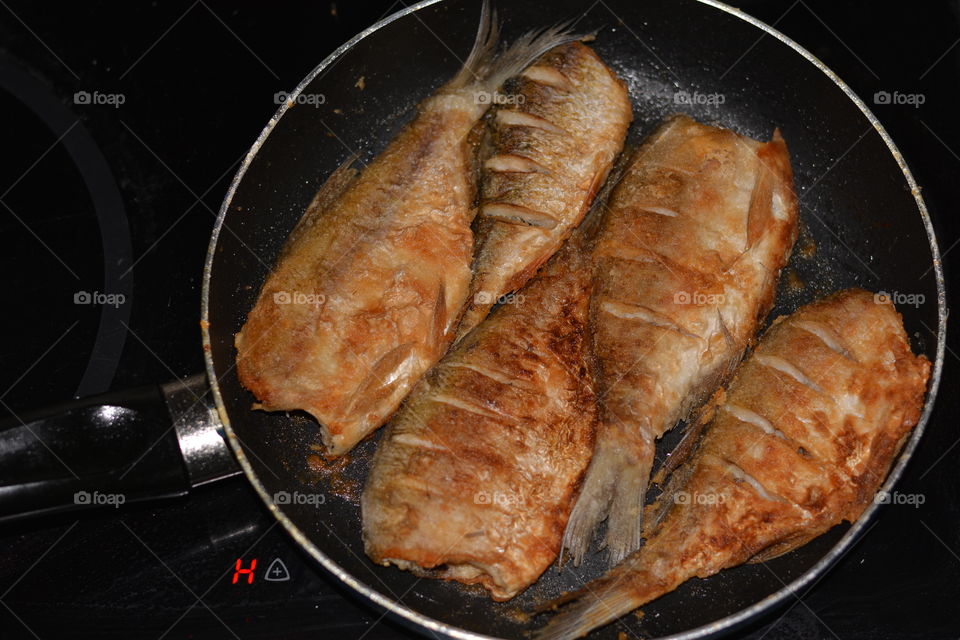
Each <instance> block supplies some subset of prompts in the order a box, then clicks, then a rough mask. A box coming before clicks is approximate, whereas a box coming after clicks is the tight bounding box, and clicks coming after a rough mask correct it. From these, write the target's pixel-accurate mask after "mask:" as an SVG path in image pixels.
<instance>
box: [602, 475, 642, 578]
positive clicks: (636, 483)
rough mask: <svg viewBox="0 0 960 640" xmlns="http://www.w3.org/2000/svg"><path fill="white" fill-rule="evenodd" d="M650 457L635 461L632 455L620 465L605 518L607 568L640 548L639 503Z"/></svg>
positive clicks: (640, 511) (640, 523) (640, 509)
mask: <svg viewBox="0 0 960 640" xmlns="http://www.w3.org/2000/svg"><path fill="white" fill-rule="evenodd" d="M652 466H653V457H652V456H645V457H644V458H643V459H640V460H636V459H633V458H632V457H631V458H630V459H629V461H628V462H627V464H626V465H624V466H623V467H621V469H620V475H619V477H618V478H617V483H616V484H615V485H614V487H613V499H612V500H611V501H610V516H609V517H608V518H607V544H606V546H607V554H608V562H609V564H610V566H611V567H613V566H616V565H618V564H620V562H621V561H622V560H623V559H624V558H626V557H627V556H628V555H630V554H631V553H633V552H634V551H636V550H637V549H639V548H640V544H641V542H642V540H643V504H644V502H645V499H646V496H647V485H648V483H649V482H650V468H651V467H652Z"/></svg>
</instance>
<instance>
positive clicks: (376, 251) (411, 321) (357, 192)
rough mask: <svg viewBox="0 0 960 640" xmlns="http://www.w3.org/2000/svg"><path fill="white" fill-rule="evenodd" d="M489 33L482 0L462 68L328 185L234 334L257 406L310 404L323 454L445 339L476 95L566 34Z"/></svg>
mask: <svg viewBox="0 0 960 640" xmlns="http://www.w3.org/2000/svg"><path fill="white" fill-rule="evenodd" d="M496 32H497V29H496V25H495V24H493V23H492V20H491V18H490V12H489V10H488V7H487V6H486V5H484V12H483V18H482V20H481V28H480V30H479V32H478V35H477V42H476V45H475V47H474V50H473V52H472V53H471V55H470V57H469V59H468V60H467V62H466V64H465V65H464V68H463V70H461V72H460V73H459V74H458V75H457V76H456V77H455V78H454V79H453V80H452V81H451V82H449V83H448V84H446V85H444V86H443V87H441V88H440V89H439V90H438V91H437V92H436V93H435V94H434V95H433V96H431V97H430V98H428V99H426V100H425V101H424V102H422V103H421V104H420V105H419V107H418V113H417V115H416V117H415V118H414V120H413V121H412V122H411V123H410V124H409V125H407V127H406V128H405V129H404V130H403V131H402V132H401V133H400V134H399V135H398V136H397V137H396V138H395V139H394V140H393V141H392V142H391V143H390V144H389V145H388V147H387V148H386V150H384V151H383V152H382V153H381V154H380V155H379V156H378V157H377V158H376V159H375V160H374V161H373V162H371V163H370V164H369V165H368V166H367V167H366V168H365V169H364V170H363V171H362V173H361V174H360V175H359V177H356V178H355V179H353V180H345V179H342V176H338V177H337V179H335V180H334V181H333V182H334V183H335V186H334V187H332V188H325V189H324V191H325V192H327V193H323V194H321V195H322V197H320V198H319V201H318V202H316V203H315V205H316V206H312V207H311V208H310V209H309V210H308V212H307V214H306V217H305V218H304V219H303V220H302V221H301V222H300V224H299V225H298V226H297V228H296V230H295V232H294V233H293V234H292V236H291V238H290V240H289V243H288V245H287V246H286V248H285V249H284V251H283V253H282V255H281V257H280V259H279V261H278V263H277V265H276V266H275V268H274V270H273V272H272V273H271V274H270V275H269V277H268V279H267V281H266V283H265V284H264V285H263V288H262V290H261V292H260V297H259V299H258V301H257V303H256V305H255V306H254V308H253V310H252V311H251V312H250V314H249V316H248V318H247V321H246V324H245V325H244V326H243V328H242V330H241V331H240V333H238V334H237V336H236V341H235V342H236V347H237V371H238V374H239V377H240V381H241V383H242V384H243V385H244V386H245V387H246V388H248V389H249V390H251V391H252V392H253V393H254V395H255V396H256V397H257V399H258V400H259V408H262V409H266V410H268V411H290V410H295V409H302V410H305V411H307V412H309V413H310V414H312V415H313V416H314V417H315V418H316V419H317V420H318V421H319V422H320V425H321V437H322V439H323V444H324V445H325V446H326V449H327V453H328V454H330V455H339V454H343V453H346V452H347V451H349V450H350V449H351V448H352V447H353V446H354V445H355V444H356V443H357V442H359V441H360V440H361V439H362V438H363V437H364V436H366V435H367V434H368V433H370V432H371V431H373V430H374V429H376V428H377V427H379V426H380V425H381V424H383V422H384V421H386V419H387V418H388V417H389V416H390V414H392V413H393V411H394V410H395V409H396V408H397V406H398V405H399V404H400V402H401V401H402V399H403V398H404V396H406V395H407V393H408V392H409V391H410V389H411V388H412V387H413V385H414V384H415V383H416V381H417V380H418V379H419V378H420V377H421V376H422V374H423V373H424V372H425V371H426V370H427V369H428V368H429V367H431V366H432V365H433V364H434V363H435V362H436V361H437V360H438V359H439V358H440V357H441V356H442V355H443V353H444V352H445V351H446V349H447V347H448V346H449V345H450V343H451V341H452V340H453V337H454V335H455V331H456V327H457V324H458V321H459V318H460V315H461V311H462V309H463V305H464V302H465V300H466V298H467V293H468V290H469V286H470V280H471V270H470V263H471V260H472V255H473V235H472V231H471V229H470V225H471V222H472V218H473V216H474V213H475V211H474V209H473V202H474V199H475V191H476V189H475V185H474V182H473V179H474V178H473V176H474V173H473V159H472V153H471V150H470V149H469V148H468V147H469V145H468V144H467V143H466V138H467V135H468V133H469V132H470V130H471V129H472V128H473V127H474V125H475V124H476V123H477V121H478V120H479V118H480V117H481V115H482V114H483V112H484V110H485V109H486V108H487V104H485V103H483V102H481V101H478V100H477V94H478V93H479V92H490V91H492V90H493V89H495V88H496V87H497V86H499V85H500V84H502V82H503V81H504V80H505V79H506V78H508V77H511V76H513V75H516V73H518V72H519V71H520V70H522V69H523V68H524V67H526V66H527V65H528V64H529V63H530V62H531V61H532V60H534V59H536V58H537V57H539V56H540V55H541V54H542V53H543V52H544V51H546V50H548V49H549V48H552V47H553V46H556V45H557V44H558V43H562V42H566V41H568V40H569V39H570V38H571V37H572V36H570V35H569V34H566V33H563V32H561V31H560V30H558V29H548V30H546V31H545V32H542V33H540V34H538V35H536V36H534V35H528V36H524V37H522V38H520V39H519V40H518V41H517V42H516V43H515V44H514V45H513V46H512V47H510V48H508V49H507V50H506V51H505V52H504V53H502V54H501V55H500V56H498V57H496V58H492V57H491V53H490V52H491V51H492V50H493V49H494V47H495V44H496ZM338 190H339V191H338Z"/></svg>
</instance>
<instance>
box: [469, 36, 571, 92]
mask: <svg viewBox="0 0 960 640" xmlns="http://www.w3.org/2000/svg"><path fill="white" fill-rule="evenodd" d="M572 27H573V20H567V21H564V22H561V23H559V24H555V25H553V26H551V27H545V28H543V29H535V30H533V31H528V32H527V33H525V34H523V35H522V36H520V37H519V38H517V40H516V41H515V42H514V43H513V44H511V45H510V46H509V47H507V48H506V49H505V50H504V51H503V52H502V53H500V54H499V55H498V56H497V57H496V59H495V60H494V61H493V63H492V64H491V65H490V67H489V69H488V71H487V73H486V75H485V77H484V78H483V81H482V82H481V83H479V84H480V85H481V87H480V88H482V89H485V90H487V91H493V90H495V89H496V88H497V87H499V86H500V85H502V84H503V83H504V81H506V80H507V79H508V78H512V77H513V76H515V75H517V74H519V73H520V72H521V71H523V70H524V69H525V68H526V67H528V66H529V65H530V64H531V63H532V62H533V61H534V60H536V59H537V58H539V57H540V56H541V55H543V54H544V53H546V52H547V51H549V50H550V49H553V48H554V47H557V46H560V45H562V44H566V43H568V42H573V41H575V40H580V39H582V38H583V37H584V35H583V34H578V33H574V32H573V31H571V28H572Z"/></svg>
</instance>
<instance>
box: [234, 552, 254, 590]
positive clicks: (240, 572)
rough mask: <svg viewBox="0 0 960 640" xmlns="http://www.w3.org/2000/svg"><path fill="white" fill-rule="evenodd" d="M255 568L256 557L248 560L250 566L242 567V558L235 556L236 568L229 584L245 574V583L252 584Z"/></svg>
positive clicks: (235, 582)
mask: <svg viewBox="0 0 960 640" xmlns="http://www.w3.org/2000/svg"><path fill="white" fill-rule="evenodd" d="M256 568H257V559H256V558H254V559H253V560H251V561H250V568H249V569H244V568H243V558H237V564H236V570H235V571H234V572H233V582H232V583H231V584H237V582H238V581H239V580H240V576H242V575H245V576H247V584H253V571H254V569H256Z"/></svg>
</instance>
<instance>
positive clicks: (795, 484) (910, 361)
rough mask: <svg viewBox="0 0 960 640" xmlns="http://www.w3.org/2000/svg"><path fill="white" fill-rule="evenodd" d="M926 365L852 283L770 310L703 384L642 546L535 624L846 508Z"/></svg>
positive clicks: (782, 545) (885, 306) (615, 601)
mask: <svg viewBox="0 0 960 640" xmlns="http://www.w3.org/2000/svg"><path fill="white" fill-rule="evenodd" d="M929 375H930V362H929V361H928V360H927V359H926V358H925V357H923V356H915V355H913V353H912V352H911V351H910V345H909V342H908V340H907V335H906V333H905V331H904V329H903V325H902V321H901V318H900V316H899V314H898V313H897V312H896V310H895V309H894V308H893V306H892V305H890V304H889V303H887V302H881V301H878V299H877V298H876V297H875V296H874V295H873V294H871V293H868V292H866V291H863V290H862V289H849V290H846V291H843V292H840V293H837V294H834V295H832V296H830V297H828V298H826V299H824V300H821V301H819V302H815V303H813V304H810V305H807V306H805V307H803V308H801V309H800V310H798V311H797V312H796V313H794V314H792V315H791V316H789V317H787V318H784V319H781V320H780V321H779V322H776V323H775V324H774V325H773V326H772V327H771V328H770V329H769V330H768V331H767V333H766V334H765V335H764V337H763V339H762V340H761V341H760V343H759V345H758V347H757V349H756V350H755V352H754V353H753V354H751V356H750V358H749V359H748V360H747V361H746V362H745V363H744V364H743V365H742V367H741V368H740V369H739V370H738V372H737V375H736V377H735V379H734V380H733V381H732V382H731V384H730V386H729V389H728V391H727V393H726V394H718V395H717V396H716V399H715V404H714V406H713V407H711V408H710V411H711V412H712V415H713V419H712V420H711V422H710V424H709V425H708V426H707V428H706V429H707V430H706V435H705V436H704V438H703V441H702V443H701V445H700V448H699V449H698V450H697V452H696V453H695V454H694V455H693V457H692V458H691V459H690V461H689V462H687V463H686V464H685V465H683V466H682V467H681V468H680V469H679V470H678V471H677V472H676V475H677V478H678V481H677V482H671V484H670V485H669V487H668V489H667V491H665V493H664V495H663V496H662V497H661V501H662V502H663V503H664V504H663V506H664V509H665V511H666V517H665V518H663V519H662V523H661V524H660V525H659V526H653V527H651V528H650V529H648V531H647V535H648V539H647V543H646V545H645V546H644V547H643V548H642V549H641V550H640V551H639V552H637V553H635V554H633V555H632V556H630V557H629V558H628V559H627V560H626V561H624V563H623V564H621V565H620V566H619V567H617V568H616V569H614V570H613V571H611V572H610V573H609V574H607V576H605V577H603V578H601V579H600V580H597V581H595V582H594V583H591V584H590V585H588V589H586V590H585V592H584V593H586V591H589V595H586V596H585V597H584V598H583V599H581V600H579V601H578V602H577V603H576V604H574V605H573V606H572V607H571V608H570V609H569V610H567V611H565V612H564V613H563V614H562V615H561V616H559V617H558V618H557V619H555V620H554V621H552V622H551V623H550V624H549V625H548V626H547V627H546V628H545V629H544V632H543V633H542V634H540V635H539V636H538V637H540V638H573V637H577V636H579V635H581V634H583V633H586V632H587V631H588V630H590V629H592V628H595V627H597V626H600V625H602V624H604V623H605V622H608V621H610V620H612V619H613V618H615V617H617V616H618V615H622V614H624V613H626V612H628V611H630V610H631V609H634V608H636V607H638V606H640V605H642V604H644V603H646V602H649V601H650V600H653V599H655V598H657V597H659V596H661V595H663V594H664V593H666V592H667V591H670V590H672V589H674V588H675V587H676V586H677V585H679V584H681V583H682V582H684V581H686V580H688V579H689V578H692V577H694V576H700V577H706V576H710V575H713V574H715V573H717V572H718V571H720V570H722V569H724V568H727V567H732V566H735V565H738V564H741V563H744V562H747V561H757V560H765V559H769V558H772V557H775V556H777V555H779V554H782V553H785V552H787V551H790V550H792V549H795V548H796V547H797V546H799V545H801V544H804V543H805V542H807V541H808V540H810V539H811V538H813V537H815V536H817V535H820V534H821V533H823V532H825V531H827V530H828V529H829V528H831V527H832V526H834V525H836V524H838V523H840V522H841V521H843V520H849V521H853V520H856V519H857V518H858V517H859V516H860V514H861V513H862V512H863V510H864V508H865V507H866V506H867V504H869V502H870V501H871V500H872V499H873V497H874V495H875V494H876V492H877V490H878V489H879V488H880V485H881V483H882V482H883V479H884V477H885V476H886V475H887V473H888V471H889V469H890V466H891V465H892V464H893V460H894V458H895V456H896V454H897V452H898V451H899V448H900V446H901V444H902V443H903V441H904V440H905V438H906V437H907V435H908V434H909V432H910V430H911V429H912V428H913V427H914V425H916V423H917V420H918V419H919V416H920V412H921V410H922V407H923V400H924V394H925V392H926V385H927V379H928V377H929ZM656 510H657V507H656V506H654V507H652V508H651V512H654V511H656ZM597 598H599V600H597ZM598 602H599V604H597V603H598Z"/></svg>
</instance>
